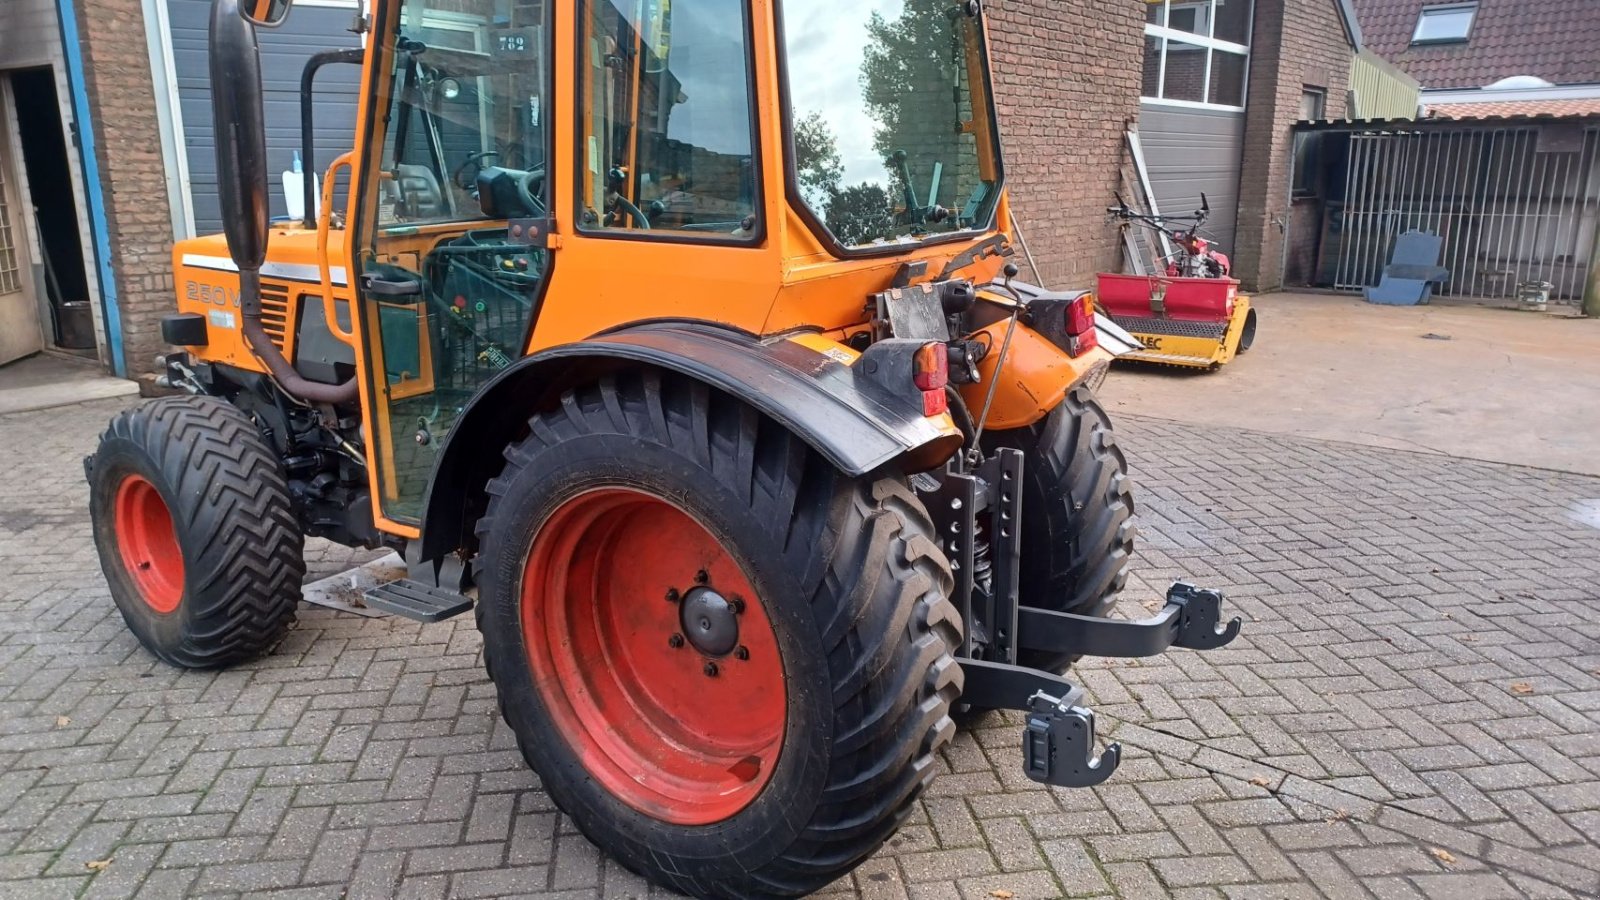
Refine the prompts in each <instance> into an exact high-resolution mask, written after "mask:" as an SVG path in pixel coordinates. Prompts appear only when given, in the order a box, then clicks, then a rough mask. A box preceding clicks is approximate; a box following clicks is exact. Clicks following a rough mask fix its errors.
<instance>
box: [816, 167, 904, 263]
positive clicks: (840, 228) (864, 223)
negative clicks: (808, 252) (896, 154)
mask: <svg viewBox="0 0 1600 900" xmlns="http://www.w3.org/2000/svg"><path fill="white" fill-rule="evenodd" d="M892 205H893V204H892V203H891V201H890V199H889V192H888V191H887V190H884V187H883V185H881V184H874V183H871V182H867V183H864V184H854V185H851V186H850V187H847V188H845V189H843V190H835V191H834V193H833V196H832V198H831V199H830V200H829V202H828V214H827V224H828V230H829V231H832V232H833V236H834V237H836V238H838V239H839V242H840V243H842V244H844V245H845V246H847V247H851V246H855V245H857V244H866V243H870V242H871V241H875V240H877V239H878V238H883V237H888V236H889V235H891V234H893V233H894V212H893V210H892Z"/></svg>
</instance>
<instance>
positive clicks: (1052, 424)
mask: <svg viewBox="0 0 1600 900" xmlns="http://www.w3.org/2000/svg"><path fill="white" fill-rule="evenodd" d="M984 444H985V450H986V451H987V452H991V453H992V452H994V450H996V449H998V448H1000V447H1011V448H1013V449H1017V450H1021V451H1022V453H1023V456H1024V457H1025V459H1024V463H1023V481H1024V485H1023V493H1022V567H1021V571H1020V572H1019V582H1020V583H1019V585H1018V602H1019V603H1020V604H1021V605H1023V606H1032V607H1035V608H1038V609H1049V610H1054V611H1056V612H1065V613H1075V614H1077V615H1083V616H1105V615H1106V614H1108V613H1109V612H1110V611H1111V607H1112V606H1113V605H1114V604H1115V603H1116V598H1117V593H1118V592H1119V591H1121V590H1122V587H1123V585H1124V584H1126V583H1127V580H1128V563H1129V560H1130V559H1131V558H1132V556H1133V533H1134V523H1133V512H1134V507H1133V486H1132V482H1131V480H1130V479H1129V477H1128V460H1127V458H1126V457H1125V456H1123V454H1122V448H1121V447H1119V446H1118V445H1117V438H1116V435H1115V433H1114V432H1113V431H1112V428H1111V417H1110V416H1108V415H1107V414H1106V411H1105V408H1104V407H1102V406H1101V405H1100V402H1099V401H1098V400H1096V399H1095V396H1094V392H1093V391H1091V390H1090V389H1089V388H1087V387H1083V386H1080V387H1078V388H1075V389H1074V390H1073V391H1072V392H1071V393H1069V394H1067V397H1066V399H1065V400H1063V401H1062V402H1061V403H1060V405H1058V406H1057V407H1056V408H1055V409H1054V410H1051V412H1050V414H1049V415H1048V416H1046V417H1045V418H1044V419H1043V420H1042V421H1040V422H1038V423H1036V424H1034V425H1031V426H1028V427H1026V428H1018V429H1013V430H1010V431H999V432H994V433H992V434H991V435H986V436H985V438H984ZM1075 661H1076V659H1075V657H1073V656H1072V655H1071V654H1061V653H1049V652H1046V651H1041V650H1024V651H1021V652H1020V653H1019V654H1018V662H1019V663H1021V664H1022V665H1024V666H1030V667H1032V668H1037V669H1044V670H1047V671H1051V672H1065V671H1066V670H1067V668H1068V667H1070V666H1071V665H1072V663H1073V662H1075Z"/></svg>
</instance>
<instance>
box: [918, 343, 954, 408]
mask: <svg viewBox="0 0 1600 900" xmlns="http://www.w3.org/2000/svg"><path fill="white" fill-rule="evenodd" d="M911 379H912V381H914V382H915V383H916V385H917V390H919V391H921V392H922V414H923V415H925V416H942V415H944V414H945V413H946V412H949V410H950V398H949V397H948V396H946V395H945V392H944V388H945V385H947V384H949V383H950V353H949V351H948V350H947V349H946V348H945V345H943V344H923V345H922V347H921V348H919V349H918V350H917V355H916V357H915V358H914V359H913V360H912V363H911Z"/></svg>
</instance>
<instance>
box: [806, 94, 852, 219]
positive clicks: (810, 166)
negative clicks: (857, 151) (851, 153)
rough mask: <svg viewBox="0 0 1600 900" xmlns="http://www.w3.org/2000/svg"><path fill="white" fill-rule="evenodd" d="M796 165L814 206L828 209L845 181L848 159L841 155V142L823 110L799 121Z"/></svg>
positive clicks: (808, 197)
mask: <svg viewBox="0 0 1600 900" xmlns="http://www.w3.org/2000/svg"><path fill="white" fill-rule="evenodd" d="M794 168H795V175H796V176H797V177H798V178H799V179H800V191H801V193H803V194H805V197H806V202H807V203H809V204H810V205H811V206H812V207H813V208H816V209H822V208H825V207H826V206H827V205H828V203H829V201H830V200H831V198H832V197H833V196H834V195H835V194H837V193H838V192H839V185H840V183H841V182H843V181H844V161H843V160H841V159H840V158H839V142H838V141H837V140H835V138H834V136H833V132H832V131H831V130H829V128H828V121H827V120H826V119H824V118H823V117H822V113H820V112H812V113H811V114H810V115H808V116H806V117H805V118H804V119H801V120H800V121H799V122H796V123H795V126H794Z"/></svg>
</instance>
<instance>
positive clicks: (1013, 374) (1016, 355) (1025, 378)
mask: <svg viewBox="0 0 1600 900" xmlns="http://www.w3.org/2000/svg"><path fill="white" fill-rule="evenodd" d="M979 296H980V297H982V298H983V299H984V300H987V301H989V302H992V303H1000V304H1006V305H1010V304H1011V303H1012V301H1011V300H1009V299H1006V298H1002V297H1000V296H999V295H997V294H993V293H990V292H988V291H984V292H982V293H980V295H979ZM1010 322H1011V319H1010V318H1009V317H1007V318H1005V319H1002V320H1001V321H998V322H994V323H992V324H990V325H989V326H987V327H985V328H984V329H982V331H981V334H983V335H985V338H983V340H985V342H986V343H988V344H989V346H990V347H991V348H992V349H991V352H990V353H989V354H988V355H987V356H985V357H984V359H983V361H982V362H981V363H979V364H978V373H979V374H980V375H981V376H982V379H983V380H982V381H980V382H979V383H977V384H969V385H963V386H962V388H961V399H963V400H965V401H966V404H967V408H969V409H971V410H972V414H973V416H974V417H977V416H979V415H981V413H980V410H982V409H983V408H984V403H985V402H986V400H987V398H988V396H989V388H990V386H991V384H993V385H994V400H993V402H992V403H991V404H990V406H989V415H988V416H987V417H986V418H985V420H984V427H985V428H996V429H1009V428H1023V427H1026V426H1028V425H1032V424H1034V423H1035V422H1038V421H1039V420H1040V419H1043V418H1044V417H1045V416H1047V415H1049V414H1050V411H1051V410H1053V409H1055V408H1056V407H1057V406H1058V405H1060V403H1061V401H1062V399H1063V398H1065V397H1066V395H1067V391H1069V390H1071V389H1072V387H1073V385H1076V384H1077V383H1078V382H1080V381H1082V380H1083V379H1085V378H1087V377H1089V375H1090V374H1091V373H1092V372H1093V371H1094V370H1095V369H1096V368H1097V367H1105V366H1109V365H1110V364H1111V361H1112V360H1113V359H1115V358H1116V357H1115V356H1113V355H1112V354H1111V353H1110V352H1109V351H1107V350H1104V349H1102V348H1100V347H1095V348H1093V349H1091V350H1089V351H1088V352H1087V353H1084V354H1082V355H1080V356H1078V357H1076V358H1074V357H1072V356H1069V355H1067V353H1066V352H1064V351H1063V350H1062V349H1061V348H1059V347H1057V346H1056V345H1055V344H1053V343H1051V342H1050V340H1049V339H1048V338H1046V337H1045V336H1044V335H1042V334H1040V333H1039V332H1037V331H1034V330H1033V329H1032V328H1029V327H1027V326H1026V325H1022V324H1020V323H1019V324H1018V325H1017V326H1016V329H1015V330H1014V331H1013V333H1012V335H1011V347H1010V350H1009V351H1008V352H1007V353H1006V354H1005V359H1004V365H1001V359H1000V349H1001V347H1003V346H1004V345H1005V342H1006V330H1007V328H1008V326H1009V324H1010ZM997 366H998V367H999V368H998V372H997V371H996V368H997ZM997 379H998V381H999V383H998V384H994V382H995V381H996V380H997Z"/></svg>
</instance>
